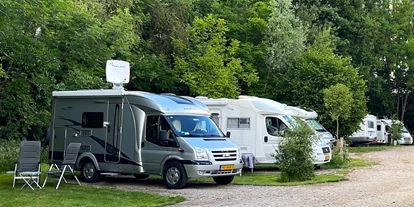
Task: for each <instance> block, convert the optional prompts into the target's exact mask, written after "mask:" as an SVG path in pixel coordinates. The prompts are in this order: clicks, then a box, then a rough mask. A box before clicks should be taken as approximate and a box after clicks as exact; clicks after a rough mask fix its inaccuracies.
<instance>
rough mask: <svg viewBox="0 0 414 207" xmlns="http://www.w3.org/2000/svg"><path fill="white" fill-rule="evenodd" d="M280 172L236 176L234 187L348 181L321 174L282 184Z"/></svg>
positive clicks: (247, 173)
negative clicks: (305, 179)
mask: <svg viewBox="0 0 414 207" xmlns="http://www.w3.org/2000/svg"><path fill="white" fill-rule="evenodd" d="M279 176H280V173H279V172H253V173H251V172H246V173H243V174H242V176H236V177H235V178H234V180H233V182H232V184H233V185H257V186H296V185H310V184H317V183H328V182H339V181H343V180H346V178H345V177H344V175H338V174H321V175H316V176H315V178H313V179H312V180H307V181H301V182H280V181H279ZM190 182H199V183H214V181H213V179H212V178H195V179H191V180H190Z"/></svg>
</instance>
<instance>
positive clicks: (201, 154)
mask: <svg viewBox="0 0 414 207" xmlns="http://www.w3.org/2000/svg"><path fill="white" fill-rule="evenodd" d="M195 154H196V160H198V161H208V155H207V151H206V150H205V149H201V148H198V147H195Z"/></svg>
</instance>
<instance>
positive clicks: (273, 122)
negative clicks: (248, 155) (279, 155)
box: [263, 116, 288, 160]
mask: <svg viewBox="0 0 414 207" xmlns="http://www.w3.org/2000/svg"><path fill="white" fill-rule="evenodd" d="M263 126H264V127H265V128H264V129H263V130H264V131H265V134H264V135H265V136H264V137H263V148H264V152H265V157H266V159H267V160H274V159H275V158H274V157H272V154H274V153H275V149H278V146H279V142H280V141H281V139H282V135H283V133H284V132H285V131H286V130H287V129H288V127H287V125H286V124H285V123H284V122H283V121H282V120H281V119H280V118H278V117H275V116H266V118H265V124H264V125H263Z"/></svg>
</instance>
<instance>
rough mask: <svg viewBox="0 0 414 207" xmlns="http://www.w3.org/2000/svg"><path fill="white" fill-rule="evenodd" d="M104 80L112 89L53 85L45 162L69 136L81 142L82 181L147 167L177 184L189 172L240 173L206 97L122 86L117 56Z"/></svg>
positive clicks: (56, 157)
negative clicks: (64, 88) (203, 99)
mask: <svg viewBox="0 0 414 207" xmlns="http://www.w3.org/2000/svg"><path fill="white" fill-rule="evenodd" d="M108 70H109V71H108ZM108 76H109V77H108ZM107 79H108V82H111V83H113V84H114V88H113V89H105V90H102V89H101V90H78V91H55V92H53V102H52V107H53V108H52V122H51V136H49V137H52V138H51V139H50V145H49V160H50V162H51V163H57V164H59V163H61V162H62V160H63V157H64V154H65V151H64V150H65V149H66V147H67V146H68V145H69V143H71V142H76V143H81V148H80V153H79V156H78V158H77V161H76V165H75V169H78V170H80V171H81V177H82V178H83V180H84V181H85V182H97V181H99V180H100V177H101V175H106V174H133V175H134V176H135V177H136V178H147V177H148V176H149V175H151V174H154V175H161V176H162V177H163V180H164V183H165V185H166V186H167V187H168V188H182V187H184V186H185V185H186V183H187V179H188V178H194V177H213V179H214V181H215V182H216V183H217V184H222V185H223V184H229V183H231V182H232V180H233V178H234V176H235V175H239V174H240V173H241V169H242V168H243V161H242V158H241V153H240V151H239V149H238V147H237V146H236V145H235V144H234V143H232V142H231V141H230V139H228V137H226V136H225V135H224V134H223V133H222V132H221V130H220V129H219V128H218V127H217V125H216V124H215V123H214V122H213V121H212V120H211V119H210V113H209V112H208V108H207V106H206V105H205V104H203V103H201V102H200V101H197V100H195V99H186V98H184V97H178V96H174V95H163V94H161V95H159V94H152V93H148V92H141V91H125V90H123V88H122V83H127V82H128V80H129V64H128V63H127V62H124V61H108V63H107Z"/></svg>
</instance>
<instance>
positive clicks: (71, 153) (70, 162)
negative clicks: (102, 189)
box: [42, 143, 81, 190]
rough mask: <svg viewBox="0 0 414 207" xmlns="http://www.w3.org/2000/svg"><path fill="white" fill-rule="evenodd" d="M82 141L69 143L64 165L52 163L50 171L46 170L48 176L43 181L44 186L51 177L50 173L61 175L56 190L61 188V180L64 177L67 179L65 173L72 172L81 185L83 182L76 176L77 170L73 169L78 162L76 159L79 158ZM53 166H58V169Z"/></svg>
mask: <svg viewBox="0 0 414 207" xmlns="http://www.w3.org/2000/svg"><path fill="white" fill-rule="evenodd" d="M80 146H81V143H70V144H69V145H68V147H67V148H66V154H65V157H64V158H63V162H62V165H61V166H60V167H59V166H58V165H57V164H56V163H54V164H51V166H50V169H49V171H47V172H46V178H45V180H44V182H43V186H42V187H45V184H46V181H47V178H48V177H49V175H56V174H58V175H59V180H58V183H57V185H56V190H57V189H58V188H59V185H60V182H61V181H62V179H63V180H64V181H65V183H66V179H65V178H64V174H65V173H69V172H70V173H72V175H73V176H74V177H75V179H76V181H77V182H78V184H79V185H81V183H80V182H79V180H78V177H76V175H75V171H74V170H73V167H74V165H75V163H76V159H77V158H78V153H79V149H80ZM53 167H55V168H56V170H52V169H53Z"/></svg>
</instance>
